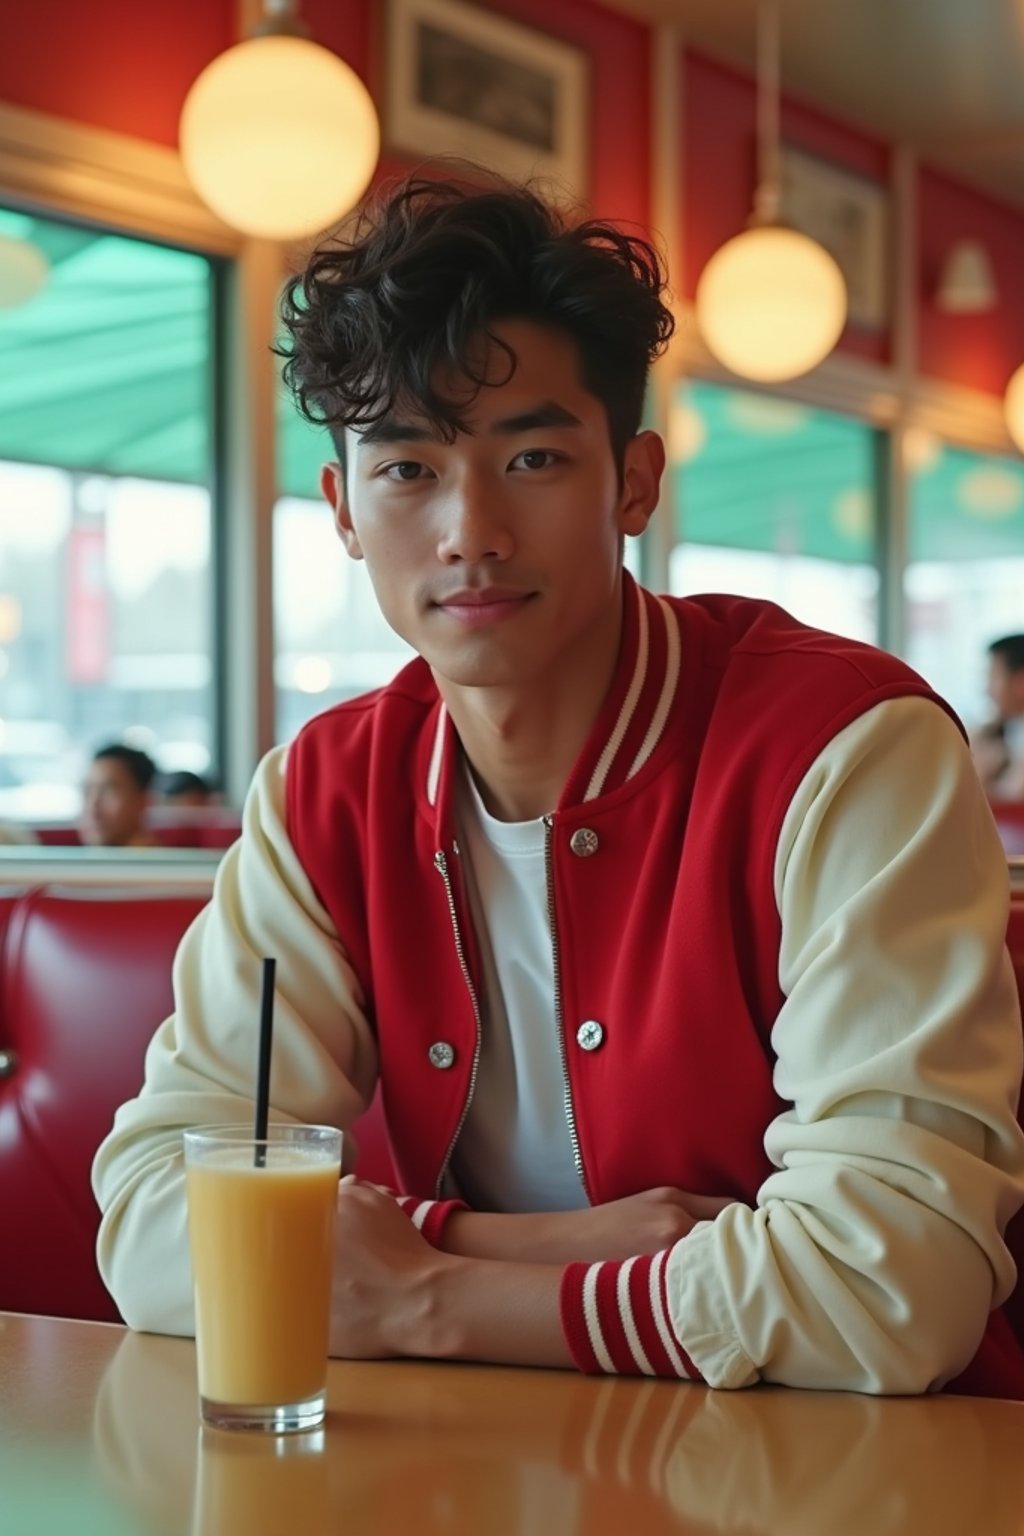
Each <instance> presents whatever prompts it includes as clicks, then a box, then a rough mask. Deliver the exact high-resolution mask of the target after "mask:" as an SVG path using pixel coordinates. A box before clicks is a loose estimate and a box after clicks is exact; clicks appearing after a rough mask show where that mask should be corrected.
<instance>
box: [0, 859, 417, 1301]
mask: <svg viewBox="0 0 1024 1536" xmlns="http://www.w3.org/2000/svg"><path fill="white" fill-rule="evenodd" d="M198 879H199V880H200V881H202V879H203V876H202V875H200V876H199V877H198ZM209 879H210V876H209V875H208V874H207V875H206V877H205V880H206V885H207V889H205V890H204V889H202V888H200V889H199V890H198V891H197V893H196V894H194V895H180V894H168V893H167V892H166V891H163V892H155V891H153V890H152V889H148V890H147V889H141V890H136V891H129V892H126V890H125V888H124V886H119V887H117V888H102V887H101V888H98V889H97V888H95V887H93V888H91V889H87V890H85V891H80V890H74V891H72V890H70V889H69V890H66V891H63V892H61V891H60V890H58V889H56V888H54V889H46V888H42V889H36V890H32V891H27V892H20V893H9V894H6V895H5V894H4V893H3V892H2V891H0V1310H7V1311H13V1312H41V1313H48V1314H51V1315H53V1316H58V1317H85V1318H98V1319H100V1320H110V1321H116V1320H117V1319H118V1313H117V1310H116V1308H115V1306H114V1303H113V1301H112V1300H111V1298H110V1296H109V1295H108V1294H107V1291H106V1289H105V1288H104V1286H103V1283H102V1281H101V1280H100V1277H99V1273H98V1271H97V1269H96V1262H95V1254H94V1250H95V1242H96V1230H97V1227H98V1224H99V1212H98V1211H97V1209H96V1205H95V1202H94V1200H93V1197H92V1190H91V1188H90V1184H89V1171H90V1167H91V1164H92V1158H93V1154H94V1152H95V1150H96V1148H97V1146H98V1145H99V1143H100V1141H101V1140H102V1138H103V1136H104V1135H105V1134H106V1132H107V1131H108V1129H109V1128H110V1126H111V1124H112V1122H113V1118H114V1111H115V1109H116V1108H117V1106H118V1105H119V1104H121V1103H122V1102H123V1101H124V1100H125V1099H128V1098H131V1097H132V1096H133V1095H134V1094H135V1093H137V1092H138V1089H139V1087H140V1085H141V1083H142V1076H143V1057H144V1054H145V1050H146V1045H147V1044H148V1042H149V1039H150V1037H151V1036H152V1034H153V1032H154V1031H155V1029H156V1028H157V1026H158V1024H159V1023H160V1022H161V1020H162V1019H164V1018H165V1017H166V1015H167V1014H168V1013H169V1012H170V1010H171V1006H172V994H171V961H172V959H173V956H174V951H175V949H176V948H177V945H178V941H179V939H180V938H181V935H182V933H183V932H184V930H185V928H186V927H187V925H188V924H189V922H191V920H192V918H193V917H194V916H195V914H196V913H197V912H198V911H199V909H200V908H201V907H202V905H203V904H204V902H205V901H206V899H207V895H208V882H209ZM353 1132H354V1134H355V1136H356V1139H357V1140H358V1143H359V1147H360V1156H359V1167H358V1171H359V1173H360V1174H362V1175H363V1176H364V1177H366V1178H368V1179H372V1180H373V1181H374V1182H376V1183H382V1184H393V1183H394V1175H393V1173H392V1169H391V1157H390V1153H389V1151H388V1145H387V1132H386V1130H385V1128H384V1119H383V1112H382V1110H381V1109H380V1107H379V1100H375V1101H374V1104H373V1106H371V1109H370V1111H368V1113H367V1114H366V1115H365V1116H364V1117H363V1119H362V1120H361V1121H360V1122H359V1123H358V1125H356V1126H354V1127H353Z"/></svg>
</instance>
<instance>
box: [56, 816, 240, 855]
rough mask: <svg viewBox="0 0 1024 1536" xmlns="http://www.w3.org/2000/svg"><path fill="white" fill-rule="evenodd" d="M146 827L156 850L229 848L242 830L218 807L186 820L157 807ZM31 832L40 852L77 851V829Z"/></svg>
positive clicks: (237, 819)
mask: <svg viewBox="0 0 1024 1536" xmlns="http://www.w3.org/2000/svg"><path fill="white" fill-rule="evenodd" d="M146 826H147V831H148V832H149V835H150V837H151V838H152V839H153V842H154V843H155V845H156V846H157V847H158V848H230V847H231V844H232V843H233V842H235V841H236V840H237V838H238V834H239V833H240V831H241V830H242V820H241V817H240V816H239V815H238V813H237V812H236V811H230V810H222V809H221V808H220V807H217V809H216V810H214V811H212V812H209V813H207V812H191V813H189V815H187V816H183V815H181V813H180V812H168V811H167V810H165V809H164V808H162V807H158V808H156V809H155V810H154V811H153V812H151V813H150V816H149V819H148V820H147V823H146ZM31 830H32V832H33V833H34V834H35V837H36V839H37V840H38V841H39V842H40V843H41V844H42V845H43V847H44V848H79V847H81V843H82V840H81V838H80V837H79V835H78V828H77V827H74V826H71V825H64V826H57V825H53V826H33V827H32V828H31Z"/></svg>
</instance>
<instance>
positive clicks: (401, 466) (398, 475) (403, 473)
mask: <svg viewBox="0 0 1024 1536" xmlns="http://www.w3.org/2000/svg"><path fill="white" fill-rule="evenodd" d="M422 473H423V465H422V464H418V463H417V462H416V460H415V459H400V460H399V461H398V463H397V464H388V465H386V467H385V469H384V474H385V477H386V478H387V479H388V480H419V479H420V477H421V475H422Z"/></svg>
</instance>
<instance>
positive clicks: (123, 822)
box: [78, 743, 156, 848]
mask: <svg viewBox="0 0 1024 1536" xmlns="http://www.w3.org/2000/svg"><path fill="white" fill-rule="evenodd" d="M155 777H156V764H155V763H154V761H153V759H152V758H151V757H150V756H149V754H148V752H143V751H141V750H140V749H139V748H138V747H129V746H124V745H122V744H121V743H112V744H111V745H110V746H106V747H100V749H99V751H98V752H96V753H94V754H93V759H92V763H91V764H90V767H89V772H88V773H87V774H86V777H85V784H84V786H83V789H82V814H81V818H80V820H79V823H78V832H79V836H80V837H81V839H82V842H83V843H85V845H86V846H87V847H90V848H150V847H152V845H153V839H152V838H151V837H150V836H149V834H148V833H147V831H146V827H145V820H146V812H147V811H148V809H149V806H150V803H151V800H152V788H153V780H154V779H155Z"/></svg>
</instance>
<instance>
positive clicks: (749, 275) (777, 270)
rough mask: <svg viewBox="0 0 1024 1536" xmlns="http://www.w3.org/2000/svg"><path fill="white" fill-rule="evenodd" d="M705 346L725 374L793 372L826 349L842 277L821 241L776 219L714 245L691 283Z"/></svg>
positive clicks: (837, 329) (775, 376)
mask: <svg viewBox="0 0 1024 1536" xmlns="http://www.w3.org/2000/svg"><path fill="white" fill-rule="evenodd" d="M697 321H698V324H699V325H700V329H701V334H702V335H703V337H704V340H705V342H706V343H707V346H708V347H709V349H710V350H711V352H713V353H714V355H715V357H716V358H717V359H718V361H719V362H720V363H723V364H724V365H725V367H726V368H729V369H731V370H732V372H733V373H736V374H739V375H740V376H741V377H743V378H746V379H756V380H758V381H759V382H762V383H769V382H775V381H778V380H780V379H795V378H796V377H797V376H798V375H799V374H801V373H806V372H807V371H808V369H809V368H813V367H814V366H815V365H816V364H817V363H820V362H821V360H822V359H823V358H825V357H827V356H828V354H829V353H830V352H831V351H832V348H833V347H834V346H835V344H836V342H837V341H838V340H839V337H840V335H841V333H842V329H843V326H844V325H845V324H846V284H845V282H844V280H843V274H842V272H841V271H840V270H839V264H838V263H837V262H836V261H835V260H834V259H833V257H831V256H830V255H829V253H828V251H826V250H825V248H824V246H821V245H819V244H818V243H817V241H816V240H811V239H810V238H809V237H808V236H807V235H802V234H800V233H799V232H798V231H797V230H795V229H786V228H784V227H782V226H780V225H776V224H766V225H761V226H759V227H758V228H755V229H748V230H745V231H744V233H743V234H742V235H737V236H736V237H735V238H734V239H732V240H729V241H727V242H726V244H725V245H723V246H722V247H721V248H720V249H719V250H717V251H716V252H715V254H714V255H713V256H712V258H711V260H710V261H709V262H708V264H707V266H706V267H705V268H704V271H703V272H702V273H701V275H700V281H699V282H698V284H697Z"/></svg>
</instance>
